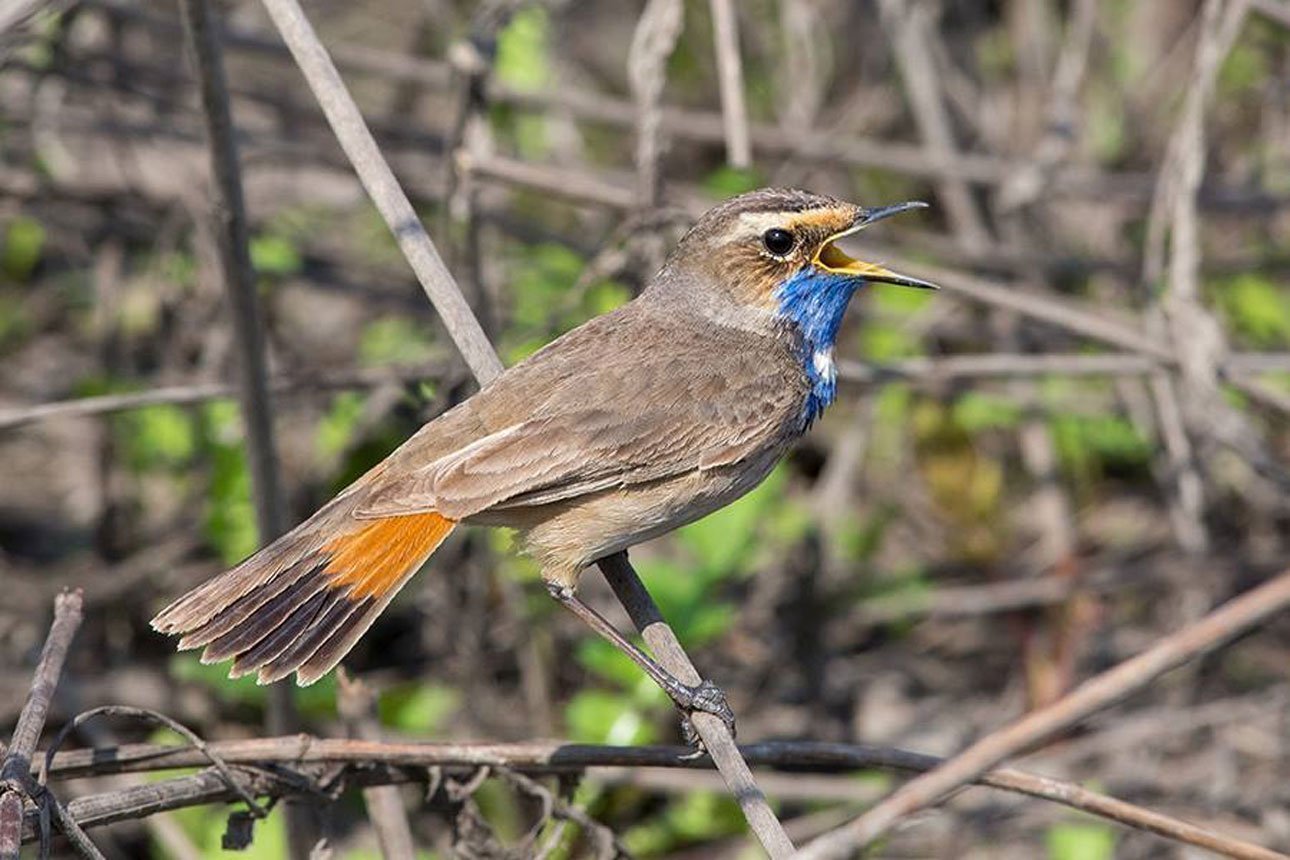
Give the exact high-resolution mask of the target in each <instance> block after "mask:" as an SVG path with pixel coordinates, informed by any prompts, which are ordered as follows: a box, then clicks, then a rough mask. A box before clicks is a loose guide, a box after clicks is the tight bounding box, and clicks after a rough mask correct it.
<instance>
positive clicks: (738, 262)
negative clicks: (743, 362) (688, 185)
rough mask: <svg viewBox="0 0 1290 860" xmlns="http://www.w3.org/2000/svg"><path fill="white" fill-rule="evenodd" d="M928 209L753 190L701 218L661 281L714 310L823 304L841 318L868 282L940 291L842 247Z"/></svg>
mask: <svg viewBox="0 0 1290 860" xmlns="http://www.w3.org/2000/svg"><path fill="white" fill-rule="evenodd" d="M926 205H927V204H925V203H919V202H909V203H898V204H896V205H894V206H883V207H880V208H876V209H866V208H865V207H863V206H857V205H855V204H853V203H846V202H843V201H841V200H837V199H835V198H833V197H827V196H824V195H820V194H812V193H810V192H807V191H799V190H796V189H786V188H763V189H759V190H757V191H751V192H748V193H747V194H741V195H739V196H738V197H734V198H731V199H730V200H727V201H726V202H724V203H722V204H720V205H718V206H716V207H714V208H713V209H711V210H709V211H708V212H707V213H706V214H705V215H704V216H703V217H702V218H700V219H699V221H698V222H697V223H696V224H695V225H694V227H692V228H691V229H690V231H689V232H688V233H687V234H686V235H685V236H684V238H682V240H681V242H680V243H679V245H678V246H677V248H676V250H675V251H674V252H673V253H672V256H671V257H670V258H669V261H668V265H667V266H666V267H665V268H664V271H663V273H662V274H663V276H664V277H663V278H661V279H660V280H661V281H662V282H663V283H664V284H665V285H666V289H667V290H668V291H669V292H672V293H674V294H675V293H676V292H678V291H694V290H698V291H702V292H704V293H706V294H707V295H703V296H700V297H699V298H702V299H703V301H704V304H706V305H708V306H709V307H712V308H714V309H715V308H717V307H720V306H721V305H726V306H727V307H728V308H730V309H731V310H732V311H733V310H734V309H743V310H756V311H761V312H768V313H769V315H770V316H772V317H785V318H788V319H793V318H795V317H800V316H801V315H802V313H803V312H806V311H810V310H811V309H812V308H813V307H814V306H817V305H820V304H821V303H823V304H825V305H828V307H829V309H831V310H833V309H836V310H837V311H838V314H839V315H840V312H841V310H844V309H845V307H846V301H847V300H849V299H850V297H851V295H852V294H853V293H854V292H855V290H856V289H858V288H859V287H860V286H862V285H863V284H865V283H886V284H897V285H900V286H906V287H918V288H922V289H936V287H935V286H934V285H933V284H929V283H928V282H926V281H921V280H919V279H917V278H911V277H908V276H906V275H901V274H897V273H896V272H893V271H891V270H890V269H887V268H885V267H883V266H881V265H878V264H876V263H867V262H863V261H861V260H857V259H854V258H853V257H851V256H850V255H848V254H847V253H846V252H845V251H843V250H842V249H841V248H840V247H838V242H839V241H840V240H841V239H844V238H845V237H847V236H850V235H852V234H854V233H856V232H858V231H860V230H863V229H864V228H865V227H867V226H869V225H870V224H873V223H874V222H876V221H880V220H882V219H884V218H887V217H889V216H891V215H896V214H898V213H901V212H906V211H908V210H911V209H921V208H924V207H926ZM712 293H715V294H716V295H711V294H712ZM691 298H694V297H693V296H691ZM839 303H840V304H841V307H836V306H837V305H838V304H839ZM799 322H800V320H799Z"/></svg>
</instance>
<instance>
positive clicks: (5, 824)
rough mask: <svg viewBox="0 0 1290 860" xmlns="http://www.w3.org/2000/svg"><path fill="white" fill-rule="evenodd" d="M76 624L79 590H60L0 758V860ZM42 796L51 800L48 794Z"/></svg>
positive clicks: (13, 835)
mask: <svg viewBox="0 0 1290 860" xmlns="http://www.w3.org/2000/svg"><path fill="white" fill-rule="evenodd" d="M80 626H81V593H80V592H79V591H65V592H63V593H62V594H60V595H58V597H57V598H55V600H54V622H53V624H51V625H50V628H49V636H48V637H47V638H46V639H45V647H44V649H43V650H42V651H41V652H40V662H39V663H38V664H37V665H36V674H35V675H34V676H33V677H32V681H31V689H30V691H29V692H28V693H27V701H26V703H25V704H24V705H23V707H22V712H21V713H20V714H19V716H18V723H17V725H15V726H14V729H13V737H12V739H11V740H10V742H9V747H8V749H7V750H6V751H5V755H4V761H3V762H2V763H0V860H17V858H18V849H19V845H20V838H19V837H20V834H21V830H22V815H23V810H22V802H23V798H24V797H32V796H33V794H35V793H37V792H36V787H35V786H34V784H33V782H32V779H31V762H32V757H33V756H34V755H35V753H36V745H37V744H38V743H39V742H40V733H41V731H42V730H43V729H44V727H45V718H46V717H47V716H48V715H49V705H50V702H51V701H52V700H53V698H54V690H55V689H56V688H57V687H58V679H59V676H60V675H62V673H63V663H64V662H65V661H66V660H67V651H68V649H69V648H70V647H71V644H72V637H73V636H75V635H76V630H77V628H79V627H80ZM46 799H47V800H52V797H48V798H46ZM71 835H73V834H71V833H69V836H71Z"/></svg>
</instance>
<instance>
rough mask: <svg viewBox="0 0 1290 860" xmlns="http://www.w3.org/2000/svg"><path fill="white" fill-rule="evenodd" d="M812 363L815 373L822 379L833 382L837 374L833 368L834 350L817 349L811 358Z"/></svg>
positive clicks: (830, 348)
mask: <svg viewBox="0 0 1290 860" xmlns="http://www.w3.org/2000/svg"><path fill="white" fill-rule="evenodd" d="M811 363H812V364H813V365H814V366H815V372H816V373H817V374H819V375H820V376H821V377H822V378H824V379H828V380H832V379H833V378H834V376H835V375H836V373H837V370H836V368H835V367H834V366H833V348H832V347H829V348H827V349H817V350H816V351H815V354H814V355H813V356H811Z"/></svg>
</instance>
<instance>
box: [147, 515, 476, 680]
mask: <svg viewBox="0 0 1290 860" xmlns="http://www.w3.org/2000/svg"><path fill="white" fill-rule="evenodd" d="M352 509H353V503H352V501H351V500H350V499H348V498H346V496H345V495H342V496H341V497H340V498H338V499H336V500H334V501H333V502H332V503H331V504H329V505H326V506H325V507H323V509H322V510H320V511H318V513H316V514H314V515H313V516H312V517H310V518H309V519H308V520H306V521H305V522H303V523H301V524H300V525H299V526H297V527H296V528H295V529H293V530H291V531H290V532H288V533H287V534H285V535H283V536H282V537H280V538H278V540H276V541H274V542H273V543H272V544H270V545H269V546H267V547H264V548H263V549H261V550H260V551H259V552H257V553H256V554H255V555H253V556H251V557H250V558H248V559H246V560H245V561H243V562H242V563H241V564H239V565H237V566H236V567H234V568H232V569H231V570H228V571H225V572H224V573H222V574H219V575H218V576H216V577H214V578H212V579H210V580H208V581H206V582H205V583H203V584H202V585H200V586H198V587H197V588H195V589H193V590H192V591H190V592H189V593H188V594H185V595H184V596H183V597H181V598H179V599H178V600H176V601H175V602H174V603H172V604H171V605H170V606H168V607H167V608H166V609H164V610H162V611H161V612H160V613H159V614H158V615H157V617H156V618H154V619H152V626H153V628H154V629H156V630H158V631H160V632H162V633H168V634H173V635H177V636H181V637H182V638H181V639H180V641H179V647H180V648H181V649H188V648H204V649H205V650H204V651H203V652H202V658H201V659H202V662H203V663H218V662H220V661H221V660H227V659H229V658H233V666H232V668H231V669H230V671H229V677H232V678H236V677H239V676H241V675H248V674H251V673H252V672H254V673H255V674H256V677H257V680H258V681H259V682H260V683H261V684H268V683H272V682H273V681H278V680H281V679H282V678H285V677H286V676H287V675H290V674H291V673H292V672H295V673H296V681H297V682H298V683H299V684H301V685H306V684H312V683H313V682H314V681H317V680H318V679H319V678H321V677H322V676H323V675H325V674H327V672H329V671H330V670H331V669H332V668H333V667H334V666H335V665H336V664H337V663H339V662H340V660H341V658H342V657H344V656H345V654H346V653H347V652H348V651H349V649H350V648H352V647H353V646H354V643H355V642H357V641H358V638H359V637H360V636H362V635H363V633H364V632H366V631H367V628H368V627H370V626H372V622H373V621H375V620H376V616H377V615H379V614H380V613H381V611H382V610H383V609H385V607H386V606H387V605H388V604H389V602H390V601H391V600H392V599H393V598H394V595H395V594H397V593H398V591H399V589H400V588H402V587H403V584H404V583H406V582H407V581H408V580H409V579H411V578H412V575H413V574H414V573H416V572H417V570H418V569H419V568H420V567H421V565H422V564H423V563H424V562H425V560H426V559H427V558H429V557H430V555H431V553H433V552H434V551H435V549H437V548H438V547H439V545H440V544H441V543H443V540H444V538H446V537H447V536H448V533H449V532H451V531H452V530H453V528H454V527H455V526H456V525H457V523H456V521H455V520H451V519H448V518H447V517H444V516H442V515H440V514H438V513H435V512H433V511H429V512H425V513H416V514H407V515H403V516H393V517H384V518H381V519H356V518H354V517H353V516H352V515H351V513H352Z"/></svg>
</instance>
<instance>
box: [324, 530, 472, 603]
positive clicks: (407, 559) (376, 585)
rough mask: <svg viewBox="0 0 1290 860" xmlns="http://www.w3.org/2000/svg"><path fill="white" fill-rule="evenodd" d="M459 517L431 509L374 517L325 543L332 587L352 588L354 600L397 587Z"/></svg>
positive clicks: (438, 542) (327, 570)
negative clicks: (434, 511)
mask: <svg viewBox="0 0 1290 860" xmlns="http://www.w3.org/2000/svg"><path fill="white" fill-rule="evenodd" d="M456 525H457V523H456V521H454V520H450V519H448V518H447V517H443V516H440V515H439V514H436V513H433V512H430V513H424V514H409V515H407V516H400V517H387V518H385V519H380V520H372V521H371V522H370V523H367V524H365V525H364V526H363V527H362V528H360V529H359V530H358V531H355V532H350V533H349V534H345V535H342V536H340V537H338V538H335V539H334V540H332V541H330V542H329V543H327V544H325V545H324V546H323V551H324V552H325V553H327V554H328V555H329V556H330V558H329V560H328V562H327V566H326V568H325V571H326V573H327V574H328V575H329V576H330V577H331V579H332V583H333V585H332V587H333V588H349V590H350V596H351V597H352V598H353V599H354V600H362V599H364V598H367V597H373V596H376V595H380V594H384V593H385V592H387V591H389V590H390V589H392V588H394V587H396V586H397V585H398V584H399V583H400V581H401V580H402V579H403V576H404V574H405V573H407V572H408V568H410V567H412V565H414V564H420V563H421V562H422V561H424V560H425V559H426V558H427V557H428V556H429V555H430V553H432V552H434V550H435V548H436V547H438V546H439V544H440V543H442V542H443V539H444V538H446V537H447V536H448V533H449V532H451V531H452V530H453V528H454V527H455V526H456Z"/></svg>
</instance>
